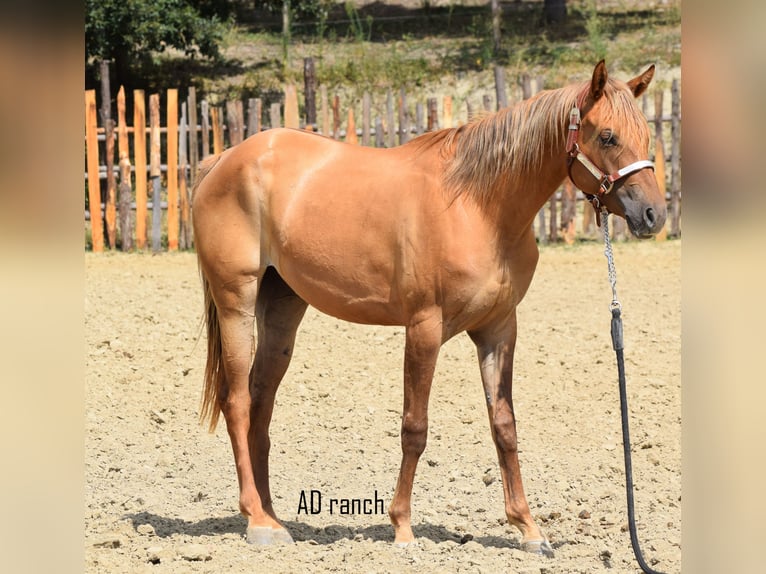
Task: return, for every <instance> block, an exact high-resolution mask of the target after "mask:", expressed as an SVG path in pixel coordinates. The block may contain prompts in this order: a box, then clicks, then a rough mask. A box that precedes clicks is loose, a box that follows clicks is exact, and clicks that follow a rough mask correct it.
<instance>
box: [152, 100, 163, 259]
mask: <svg viewBox="0 0 766 574" xmlns="http://www.w3.org/2000/svg"><path fill="white" fill-rule="evenodd" d="M160 151H161V140H160V95H159V94H152V95H150V96H149V176H150V177H151V179H152V252H154V253H157V252H159V251H160V249H161V248H162V205H161V197H160V187H161V186H160V177H161V176H162V170H161V168H160V166H161V158H160Z"/></svg>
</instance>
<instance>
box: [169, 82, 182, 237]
mask: <svg viewBox="0 0 766 574" xmlns="http://www.w3.org/2000/svg"><path fill="white" fill-rule="evenodd" d="M167 102H168V104H167V105H168V111H167V113H168V117H167V126H168V134H167V140H166V141H167V149H168V160H167V161H168V172H167V182H168V186H167V187H168V192H167V196H168V211H167V214H168V218H167V220H168V251H178V229H179V221H178V90H177V89H175V88H172V89H169V90H168V93H167Z"/></svg>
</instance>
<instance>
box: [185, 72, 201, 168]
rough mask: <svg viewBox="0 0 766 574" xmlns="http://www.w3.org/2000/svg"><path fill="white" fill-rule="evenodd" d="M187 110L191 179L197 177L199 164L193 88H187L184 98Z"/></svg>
mask: <svg viewBox="0 0 766 574" xmlns="http://www.w3.org/2000/svg"><path fill="white" fill-rule="evenodd" d="M186 101H187V103H188V106H189V107H188V110H189V167H190V174H191V177H192V178H196V177H197V164H198V163H199V143H198V142H199V139H198V137H197V135H198V134H197V90H196V89H195V88H194V86H192V87H190V88H189V96H188V97H187V98H186Z"/></svg>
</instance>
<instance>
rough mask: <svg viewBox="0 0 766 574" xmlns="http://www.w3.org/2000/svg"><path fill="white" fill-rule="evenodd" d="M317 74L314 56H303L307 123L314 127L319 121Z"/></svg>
mask: <svg viewBox="0 0 766 574" xmlns="http://www.w3.org/2000/svg"><path fill="white" fill-rule="evenodd" d="M316 86H317V76H316V70H315V69H314V58H312V57H308V58H303V93H304V98H305V101H306V125H307V126H308V125H310V126H311V127H312V128H313V127H314V126H316V123H317V100H316Z"/></svg>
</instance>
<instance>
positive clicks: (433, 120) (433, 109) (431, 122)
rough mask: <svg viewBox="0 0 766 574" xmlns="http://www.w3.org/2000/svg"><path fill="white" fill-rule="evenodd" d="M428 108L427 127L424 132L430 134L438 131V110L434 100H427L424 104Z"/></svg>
mask: <svg viewBox="0 0 766 574" xmlns="http://www.w3.org/2000/svg"><path fill="white" fill-rule="evenodd" d="M426 106H427V107H428V125H427V126H426V130H427V131H429V132H432V131H434V130H438V129H439V108H438V103H437V101H436V98H428V100H427V102H426Z"/></svg>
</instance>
